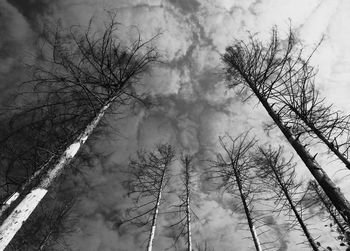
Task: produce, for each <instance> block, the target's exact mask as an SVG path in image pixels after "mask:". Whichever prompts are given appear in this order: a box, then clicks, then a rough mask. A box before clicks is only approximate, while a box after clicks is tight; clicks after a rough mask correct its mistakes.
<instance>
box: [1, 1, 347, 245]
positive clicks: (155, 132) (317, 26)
mask: <svg viewBox="0 0 350 251" xmlns="http://www.w3.org/2000/svg"><path fill="white" fill-rule="evenodd" d="M105 10H115V11H117V14H118V15H117V19H118V21H119V22H121V23H122V25H123V27H122V28H121V30H123V31H128V32H125V33H123V34H124V35H125V39H129V38H130V36H131V37H132V35H135V31H136V29H135V28H134V26H136V27H138V30H139V31H140V33H141V35H142V37H143V38H144V39H149V38H151V37H153V36H154V35H156V34H158V33H160V34H161V35H160V36H159V37H158V38H157V39H156V41H155V45H156V47H157V48H158V49H159V52H160V53H161V55H162V60H163V61H164V63H163V64H161V65H157V66H156V67H155V68H154V70H153V72H152V74H151V75H150V76H147V77H146V78H145V79H144V80H143V83H144V85H143V86H144V87H143V91H147V92H148V93H150V94H151V95H152V96H153V97H155V98H156V100H157V103H159V106H155V107H153V108H151V109H149V110H146V109H144V108H142V107H141V106H140V107H135V109H133V110H131V111H128V113H127V114H126V116H125V118H124V119H123V120H118V121H114V122H113V124H115V126H116V127H117V128H118V129H119V134H118V135H116V136H115V138H111V139H110V140H109V141H105V142H101V143H100V144H101V148H100V149H104V150H103V151H107V150H106V149H108V151H107V152H104V153H105V154H108V157H106V158H103V159H101V160H99V161H96V167H95V168H94V169H93V170H91V171H90V172H87V173H86V178H87V179H88V180H89V182H91V184H92V187H93V188H92V189H91V190H90V191H87V192H86V193H85V194H82V197H81V201H80V203H79V204H78V205H77V208H76V209H75V211H76V213H77V214H79V217H80V221H79V223H78V226H77V231H76V232H75V233H74V234H73V235H72V236H71V237H70V238H68V241H69V242H70V244H71V245H72V247H73V248H75V249H76V250H86V251H89V250H91V251H92V250H101V251H102V250H103V251H107V250H111V251H112V250H138V249H139V246H140V245H141V244H142V241H144V239H143V238H144V237H145V236H144V235H136V234H132V233H130V232H128V231H127V230H123V231H122V230H120V229H117V228H116V227H115V226H114V222H115V221H116V219H117V218H118V217H119V216H118V215H120V214H121V212H122V211H123V208H125V207H126V205H127V204H128V202H126V201H127V199H126V198H125V194H123V192H121V191H123V189H122V188H121V185H120V184H119V183H118V177H119V173H118V172H117V171H116V169H117V168H116V167H117V166H118V165H125V163H127V161H128V158H129V156H130V154H134V153H135V152H136V150H137V149H138V148H140V147H145V148H151V147H153V146H154V144H156V143H159V142H163V143H170V144H173V145H174V146H176V147H177V149H179V150H180V151H188V152H190V153H192V154H194V155H195V156H196V158H197V159H198V160H203V159H207V158H208V157H209V156H211V154H213V153H214V152H216V151H217V147H218V145H217V139H218V136H220V135H223V134H225V133H229V134H232V135H237V134H238V133H239V132H243V131H244V130H245V129H247V128H253V132H254V133H255V134H257V135H258V136H260V137H261V138H263V139H264V140H268V139H269V138H268V137H267V136H266V135H264V133H263V131H262V123H263V122H264V121H265V120H266V114H265V113H264V112H262V110H261V108H259V107H257V106H255V104H256V103H254V102H252V103H248V104H242V103H241V102H240V101H239V100H238V99H237V98H236V97H235V95H234V94H233V93H231V92H227V91H226V89H225V85H224V78H223V74H222V67H223V66H222V64H221V62H220V53H223V52H224V49H225V47H226V46H227V45H229V44H230V43H232V41H233V40H234V39H246V38H247V36H248V33H247V32H248V31H249V32H251V33H253V34H255V33H256V34H257V37H259V38H260V39H261V40H267V39H268V38H269V36H270V34H271V28H272V27H273V26H274V25H276V26H277V27H278V28H279V31H280V36H281V38H283V37H285V35H286V34H287V32H288V28H289V25H290V23H291V25H292V27H293V29H294V30H295V32H296V34H297V35H298V37H299V38H300V39H301V40H302V41H303V42H304V44H305V45H307V47H308V48H313V46H315V45H316V44H317V43H318V42H319V41H320V39H321V38H322V37H324V41H323V43H322V44H321V46H320V48H319V49H318V51H317V53H316V54H315V56H314V58H313V60H312V64H313V65H315V66H317V67H318V68H319V74H318V76H317V83H316V85H317V87H318V88H319V89H320V90H321V91H322V94H323V95H324V96H326V97H327V100H329V102H332V103H334V104H335V107H336V108H338V109H342V110H344V111H347V112H350V104H349V102H348V94H349V91H350V75H349V74H350V45H349V38H350V26H349V23H350V15H349V13H350V2H349V1H334V0H308V1H303V0H294V1H288V0H275V1H273V0H265V1H259V0H257V1H250V0H239V1H234V0H198V1H197V0H158V1H157V0H154V1H152V0H148V1H146V0H115V1H112V0H99V1H96V0H90V1H89V0H62V1H49V0H32V1H27V0H7V1H6V0H0V19H1V20H0V31H1V35H0V81H1V86H0V91H2V93H5V92H7V91H8V90H10V89H11V87H12V86H14V83H17V82H19V81H20V80H21V79H22V78H23V76H24V71H23V62H24V61H26V60H29V61H30V59H31V58H32V55H35V53H36V52H35V50H34V48H35V46H34V43H35V41H36V38H37V34H38V32H40V29H41V28H42V27H43V24H45V23H47V22H48V20H50V21H52V22H55V20H58V19H60V20H61V22H62V24H63V25H64V26H66V27H69V26H71V25H76V24H81V25H86V24H87V23H88V21H89V19H90V18H91V17H92V16H94V17H95V19H96V20H102V19H103V16H105ZM3 97H4V95H3ZM277 138H278V139H279V137H277ZM200 165H202V163H201V162H198V166H197V168H198V169H200ZM298 170H299V169H298ZM337 170H338V169H337ZM327 171H329V172H330V175H331V176H333V174H334V173H335V171H336V170H334V168H333V167H328V169H327ZM299 174H300V176H304V175H305V176H306V175H307V171H306V170H305V168H304V167H303V166H301V167H300V171H299ZM340 185H341V186H342V189H343V190H344V192H345V193H347V194H349V192H346V191H348V190H350V189H349V187H350V186H348V185H347V184H345V183H341V184H340ZM197 196H198V197H197V204H198V205H197V213H198V216H200V218H201V219H203V221H201V222H199V223H198V224H197V225H196V226H195V230H194V235H193V239H194V242H199V243H201V242H202V243H203V242H204V241H205V240H206V241H207V242H208V244H209V245H210V246H211V247H213V248H215V250H223V251H224V250H253V249H252V248H253V243H252V242H251V241H250V240H247V239H244V237H247V236H249V232H248V231H246V229H245V228H244V226H243V225H242V224H239V223H242V222H243V223H244V221H243V220H242V215H238V214H232V210H231V208H230V203H232V199H230V198H225V199H217V195H215V194H214V193H212V192H209V191H206V190H205V189H204V188H202V187H199V188H198V193H197ZM347 197H348V198H350V196H347ZM270 221H271V225H273V226H274V229H275V231H276V233H277V235H279V236H280V237H281V238H280V240H279V244H278V245H277V246H278V248H279V250H295V251H296V250H302V249H303V248H305V250H307V248H306V247H305V246H303V245H296V244H297V243H298V242H302V241H304V239H303V237H302V236H301V233H299V232H295V233H294V232H291V233H290V234H286V233H285V226H283V224H282V223H278V222H276V221H274V219H270ZM163 224H166V219H164V222H163ZM320 226H322V224H321V225H317V224H316V225H315V228H316V230H315V232H316V233H319V232H320V233H322V231H325V230H324V229H321V230H320V229H319V227H320ZM315 236H317V234H315ZM320 240H321V238H320ZM170 241H171V238H170V234H168V233H167V232H166V231H163V232H162V233H160V232H158V233H157V236H156V240H155V250H164V249H165V248H167V247H169V245H170ZM325 242H327V243H330V245H337V243H336V242H335V241H333V242H332V239H331V238H328V239H327V240H325ZM332 247H333V246H332ZM333 250H337V249H333Z"/></svg>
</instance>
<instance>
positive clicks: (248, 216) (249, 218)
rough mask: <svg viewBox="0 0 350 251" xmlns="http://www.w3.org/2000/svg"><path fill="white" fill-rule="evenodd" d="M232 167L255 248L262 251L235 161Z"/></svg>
mask: <svg viewBox="0 0 350 251" xmlns="http://www.w3.org/2000/svg"><path fill="white" fill-rule="evenodd" d="M232 168H233V172H234V176H235V179H236V182H237V186H238V190H239V195H240V197H241V200H242V203H243V207H244V212H245V215H246V217H247V221H248V226H249V230H250V233H251V235H252V237H253V242H254V245H255V249H256V250H257V251H262V249H261V245H260V241H259V238H258V235H257V233H256V231H255V226H254V223H253V221H252V217H251V214H250V211H249V208H248V205H247V202H246V197H245V195H244V192H243V187H242V183H241V179H240V177H239V174H238V171H237V170H236V168H234V163H232Z"/></svg>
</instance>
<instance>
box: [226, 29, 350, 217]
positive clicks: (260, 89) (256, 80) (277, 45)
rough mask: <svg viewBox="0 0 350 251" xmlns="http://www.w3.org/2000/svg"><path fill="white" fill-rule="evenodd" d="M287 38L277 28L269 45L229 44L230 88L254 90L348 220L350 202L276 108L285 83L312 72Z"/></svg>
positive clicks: (300, 51)
mask: <svg viewBox="0 0 350 251" xmlns="http://www.w3.org/2000/svg"><path fill="white" fill-rule="evenodd" d="M286 41H287V42H283V41H281V40H280V39H279V38H278V36H277V31H276V30H275V29H274V30H273V32H272V38H271V41H270V43H269V44H268V45H267V46H264V45H263V44H262V43H261V42H259V41H257V40H256V39H254V38H251V39H250V42H249V43H248V44H246V43H244V42H243V41H237V42H236V43H235V44H234V45H233V46H229V47H227V48H226V53H225V54H224V55H223V56H222V60H223V62H224V63H225V65H226V70H227V74H228V77H229V78H231V80H232V82H231V84H230V85H229V88H233V87H234V86H241V87H242V89H241V90H242V91H245V90H250V91H251V92H250V93H251V94H250V95H249V96H248V97H250V96H253V95H255V96H256V97H257V98H258V100H259V102H260V103H261V104H262V105H263V107H264V108H265V109H266V111H267V113H268V114H269V116H270V117H271V118H272V120H273V122H274V123H275V124H276V126H277V127H278V128H279V129H280V131H281V132H282V133H283V135H284V136H285V138H286V139H287V141H288V142H289V143H290V144H291V146H292V147H293V148H294V150H295V151H296V153H297V154H298V155H299V157H300V158H301V159H302V161H303V162H304V164H305V165H306V167H307V168H308V169H309V171H310V172H311V174H312V175H313V176H314V178H315V180H316V181H317V182H318V184H319V185H320V186H321V187H322V189H323V190H324V191H325V193H326V194H327V196H328V197H329V198H330V199H331V201H332V203H333V204H334V206H335V207H336V208H337V209H338V211H340V212H342V213H343V214H344V215H345V216H346V218H347V222H348V223H349V222H350V203H349V201H348V200H347V199H346V198H345V196H344V194H343V193H342V192H341V191H340V189H339V188H338V187H337V186H336V185H335V183H334V182H333V181H332V180H331V179H330V178H329V176H328V174H327V173H326V172H325V171H324V170H323V169H322V168H321V166H320V165H319V164H318V163H317V162H316V160H315V157H316V155H311V154H310V153H309V151H308V150H307V149H306V147H305V146H304V145H303V144H302V143H301V141H300V140H299V136H298V135H295V134H293V133H292V130H291V128H290V127H289V126H288V125H286V124H285V123H284V122H285V121H284V120H283V117H284V116H283V114H281V113H282V112H283V111H284V110H283V109H282V110H281V108H277V110H275V108H274V105H275V102H274V101H275V100H276V97H277V98H278V96H280V95H283V93H284V92H283V91H282V90H285V83H287V82H302V81H304V80H305V78H308V74H311V73H310V70H308V68H307V65H308V61H309V58H310V57H308V58H307V59H306V60H304V59H302V57H301V54H302V50H298V49H297V46H296V44H297V43H296V39H295V36H294V34H293V32H292V31H290V33H289V36H288V38H287V40H286ZM305 74H306V76H305ZM311 75H312V74H311Z"/></svg>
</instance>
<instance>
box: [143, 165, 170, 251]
mask: <svg viewBox="0 0 350 251" xmlns="http://www.w3.org/2000/svg"><path fill="white" fill-rule="evenodd" d="M165 168H166V167H165V165H164V166H163V173H162V178H161V180H160V185H159V190H158V196H157V202H156V207H155V208H154V214H153V218H152V227H151V231H150V233H149V238H148V243H147V251H152V248H153V240H154V235H155V233H156V225H157V217H158V213H159V206H160V201H161V199H162V192H163V182H164V176H165Z"/></svg>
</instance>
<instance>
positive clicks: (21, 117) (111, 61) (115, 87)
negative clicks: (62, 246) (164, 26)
mask: <svg viewBox="0 0 350 251" xmlns="http://www.w3.org/2000/svg"><path fill="white" fill-rule="evenodd" d="M117 28H118V23H117V21H116V16H115V14H111V16H110V22H109V23H107V24H106V26H105V30H104V31H103V32H102V34H98V33H96V32H93V31H92V26H91V23H90V24H89V27H88V29H87V30H86V31H83V32H81V31H80V29H79V27H73V28H72V29H71V30H70V31H69V32H66V33H65V32H64V31H62V30H60V29H57V30H56V31H54V32H47V33H46V35H47V36H46V46H47V47H48V48H47V49H48V50H49V51H51V53H52V55H51V57H47V55H45V54H43V55H42V57H43V58H41V60H43V61H44V62H43V63H42V64H39V65H36V66H33V72H34V75H33V80H31V81H28V82H27V83H26V85H25V86H24V87H23V88H24V91H23V94H28V95H27V97H28V98H22V99H21V106H20V105H17V107H16V109H15V110H14V111H13V113H12V114H11V115H10V116H9V118H8V119H7V121H8V125H9V126H6V125H5V126H4V128H5V129H6V130H4V131H1V137H0V143H1V144H0V152H1V155H0V156H1V163H0V164H1V169H0V172H1V175H0V177H1V178H0V180H1V182H3V183H2V184H1V188H3V189H4V190H3V191H4V194H1V196H2V199H5V198H6V197H9V196H11V197H10V200H7V205H6V206H5V207H6V208H5V209H4V210H2V211H6V210H8V211H9V212H11V213H10V215H9V216H8V217H7V218H6V219H5V220H4V222H3V224H2V225H1V227H0V249H3V248H5V247H6V246H7V244H8V243H9V242H10V241H11V239H12V237H13V236H14V235H15V233H16V232H17V231H18V230H19V229H20V228H21V226H22V223H23V222H25V221H26V220H27V218H28V217H29V215H30V214H31V212H32V211H33V210H34V208H35V207H36V206H37V205H38V204H39V202H40V201H41V199H42V198H43V197H44V196H45V194H46V193H47V191H48V188H49V187H50V186H51V184H52V183H53V181H54V180H55V179H56V178H57V177H58V176H59V175H60V174H61V173H62V171H63V170H64V168H65V167H66V166H67V165H68V164H69V162H70V161H71V160H72V159H73V158H74V157H75V155H76V153H77V152H78V151H79V149H80V148H81V146H82V145H83V144H84V143H85V141H86V140H87V139H88V138H89V136H90V135H91V134H92V133H93V131H95V129H96V127H97V125H98V124H99V123H100V121H101V119H102V118H103V117H104V115H105V113H106V112H107V110H111V109H112V106H114V108H117V107H118V106H120V105H125V104H128V103H130V100H132V99H141V97H140V96H138V95H137V94H136V92H135V88H134V87H135V84H137V83H139V82H140V78H141V76H142V74H143V73H145V72H147V70H148V69H149V65H150V64H151V63H152V62H155V61H156V60H157V59H158V54H157V52H156V50H155V49H154V47H152V46H151V40H152V39H151V40H148V41H142V40H141V38H140V37H139V38H138V39H137V40H136V41H135V42H134V43H132V44H131V45H130V46H128V47H126V46H123V45H122V43H121V41H120V38H119V37H118V34H117ZM5 117H6V116H5ZM48 162H49V163H48ZM28 179H29V183H28V184H26V181H27V180H28ZM23 186H24V187H25V189H23ZM16 193H17V194H16ZM12 196H14V197H12ZM14 198H16V199H14ZM10 202H11V203H10ZM10 204H11V205H10Z"/></svg>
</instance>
